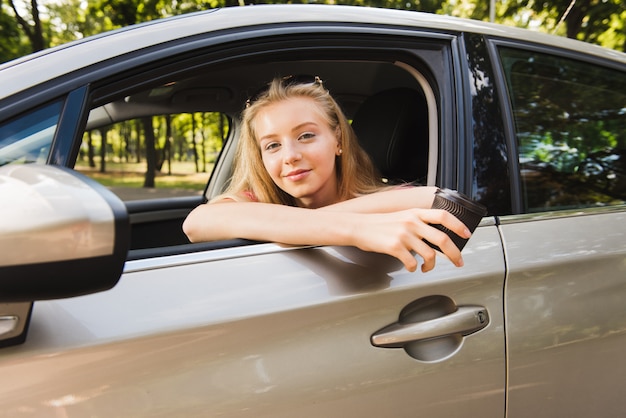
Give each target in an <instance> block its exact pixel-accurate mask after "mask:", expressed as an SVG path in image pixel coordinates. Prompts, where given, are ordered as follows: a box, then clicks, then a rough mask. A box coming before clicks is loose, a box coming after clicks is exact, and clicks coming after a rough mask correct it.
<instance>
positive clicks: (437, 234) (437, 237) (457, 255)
mask: <svg viewBox="0 0 626 418" xmlns="http://www.w3.org/2000/svg"><path fill="white" fill-rule="evenodd" d="M422 238H424V239H425V240H427V241H428V242H429V243H431V244H434V245H436V246H437V247H439V249H440V250H441V252H442V253H443V254H444V255H445V256H446V257H447V258H448V259H449V260H450V261H451V262H452V263H453V264H454V265H455V266H457V267H462V266H463V257H462V256H461V251H460V250H459V248H458V247H457V246H456V244H455V243H454V241H452V239H451V238H450V237H449V236H448V234H446V233H445V232H443V231H441V230H439V229H437V228H434V227H432V226H430V225H425V227H424V231H423V233H422ZM427 246H428V245H427ZM428 248H431V247H430V246H428ZM431 249H432V248H431ZM433 251H434V250H433Z"/></svg>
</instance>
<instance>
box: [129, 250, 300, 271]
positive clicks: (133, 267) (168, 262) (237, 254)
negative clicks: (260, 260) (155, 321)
mask: <svg viewBox="0 0 626 418" xmlns="http://www.w3.org/2000/svg"><path fill="white" fill-rule="evenodd" d="M300 248H312V246H293V245H292V246H289V245H281V244H276V243H262V244H251V245H244V246H236V247H229V248H221V249H217V250H205V251H199V252H191V253H186V254H177V255H168V256H163V257H151V258H144V259H139V260H130V261H126V264H125V265H124V274H125V273H135V272H139V271H147V270H156V269H161V268H165V267H175V266H181V265H189V264H198V263H210V262H214V261H220V260H227V259H233V258H241V257H252V256H257V255H266V254H273V253H280V252H285V251H293V250H294V249H300Z"/></svg>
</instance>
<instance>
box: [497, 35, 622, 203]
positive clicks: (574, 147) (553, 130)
mask: <svg viewBox="0 0 626 418" xmlns="http://www.w3.org/2000/svg"><path fill="white" fill-rule="evenodd" d="M499 53H500V58H501V61H502V65H503V68H504V73H505V77H506V82H507V87H508V91H509V97H510V101H511V107H512V110H513V116H514V123H515V131H516V135H517V146H518V153H519V164H520V171H521V179H522V190H523V200H524V205H525V208H524V209H525V211H526V212H538V211H545V210H558V209H567V208H584V207H593V206H598V205H603V206H604V205H613V204H621V203H624V201H625V200H626V74H625V73H624V72H621V71H618V70H614V69H611V68H607V67H602V66H599V65H594V64H590V63H586V62H581V61H576V60H573V59H568V58H563V57H558V56H552V55H549V54H544V53H538V52H533V51H525V50H520V49H513V48H504V47H503V48H500V50H499Z"/></svg>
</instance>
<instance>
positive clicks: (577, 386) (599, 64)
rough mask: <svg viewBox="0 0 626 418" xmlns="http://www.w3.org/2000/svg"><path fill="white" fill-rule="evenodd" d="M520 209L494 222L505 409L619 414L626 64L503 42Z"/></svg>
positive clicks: (625, 278) (623, 342) (625, 243)
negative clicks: (501, 277) (502, 273)
mask: <svg viewBox="0 0 626 418" xmlns="http://www.w3.org/2000/svg"><path fill="white" fill-rule="evenodd" d="M498 54H499V57H500V62H501V66H502V69H503V75H504V79H503V80H502V81H503V82H504V84H506V88H507V89H508V100H507V101H508V103H509V106H510V109H511V110H512V115H513V118H512V122H513V123H512V125H511V129H512V131H513V133H512V136H513V137H514V138H516V140H515V141H514V142H513V144H514V149H515V151H516V153H517V157H516V158H515V159H516V161H517V165H518V171H517V175H518V179H517V181H518V182H519V189H520V190H521V192H522V194H521V199H520V202H521V204H522V214H521V215H516V216H507V217H502V218H501V226H500V229H501V231H502V237H503V241H504V243H505V254H506V259H507V267H508V277H507V284H506V291H505V307H506V309H505V317H506V328H507V356H508V363H509V366H508V376H509V379H508V402H507V405H508V406H507V409H508V416H510V417H520V416H537V417H552V416H598V415H601V416H603V417H613V416H615V417H617V416H623V414H624V412H625V411H626V403H625V401H624V398H623V391H622V390H621V386H622V382H623V376H624V373H625V372H626V369H625V366H624V362H623V361H622V353H623V351H624V347H626V332H625V330H626V305H625V304H624V299H625V298H626V264H625V260H626V223H625V221H626V207H625V205H624V201H625V198H626V193H625V192H624V187H623V185H624V181H625V180H626V171H625V170H624V167H625V165H624V164H625V160H624V155H625V154H624V150H625V149H626V142H625V138H626V135H625V134H626V131H625V130H624V126H626V125H625V123H624V122H625V121H626V120H625V119H624V103H626V96H625V95H624V91H626V90H625V88H624V87H626V74H625V73H624V65H623V64H618V63H615V62H610V61H608V60H606V61H601V60H599V59H597V58H595V59H593V58H591V57H585V56H583V55H582V54H578V55H573V54H571V53H570V54H568V55H566V54H565V53H563V52H559V51H554V50H549V49H546V48H541V49H538V48H530V47H528V48H519V47H517V48H516V47H514V46H512V45H510V44H498Z"/></svg>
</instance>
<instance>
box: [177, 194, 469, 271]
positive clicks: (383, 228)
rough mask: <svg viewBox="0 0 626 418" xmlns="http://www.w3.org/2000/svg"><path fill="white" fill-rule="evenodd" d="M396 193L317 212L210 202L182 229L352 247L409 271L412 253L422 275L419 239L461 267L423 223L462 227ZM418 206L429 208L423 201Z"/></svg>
mask: <svg viewBox="0 0 626 418" xmlns="http://www.w3.org/2000/svg"><path fill="white" fill-rule="evenodd" d="M407 190H410V189H407ZM396 191H400V190H390V191H388V192H381V193H392V194H393V195H392V194H390V195H385V196H384V197H385V199H380V197H382V196H378V198H374V196H375V195H379V194H378V193H377V194H375V195H368V196H363V197H359V198H355V199H352V200H350V201H346V202H342V203H339V204H336V205H332V206H328V207H326V208H322V209H305V208H296V207H290V206H283V205H274V204H267V203H257V202H229V201H221V202H218V203H210V204H205V205H200V206H198V207H197V208H196V209H194V210H193V211H192V212H191V213H190V214H189V216H188V217H187V219H186V220H185V222H184V224H183V230H184V231H185V233H186V234H187V236H188V237H189V239H190V240H191V241H192V242H199V241H214V240H221V239H231V238H246V239H252V240H260V241H273V242H280V243H284V244H293V245H347V246H355V247H358V248H360V249H362V250H365V251H374V252H379V253H384V254H389V255H391V256H393V257H396V258H398V259H399V260H400V261H402V263H403V264H404V265H405V267H406V268H407V270H409V271H414V270H415V269H416V268H417V261H416V259H415V257H414V255H413V253H417V254H419V255H421V256H422V258H423V259H424V264H423V266H422V270H423V271H428V270H431V269H432V268H433V267H434V265H435V254H436V253H435V251H434V250H433V249H432V248H431V247H429V246H428V245H427V244H426V243H424V241H422V238H425V239H427V240H428V241H430V242H432V243H433V244H436V245H438V246H439V248H441V249H442V251H443V253H444V254H445V255H446V256H447V257H448V258H449V259H450V260H451V261H452V262H453V263H454V264H455V265H457V266H461V265H462V264H463V261H462V258H461V253H460V251H459V250H458V249H457V248H456V246H455V245H454V243H453V242H452V241H451V240H450V239H449V238H448V236H447V235H446V234H444V233H443V232H441V231H439V230H437V229H435V228H432V227H431V226H429V225H428V224H429V223H436V224H443V225H445V226H446V227H448V228H449V229H451V230H453V231H455V232H456V233H457V234H458V235H460V236H464V237H466V238H469V231H467V229H466V228H465V225H463V224H462V223H461V222H460V221H459V220H458V219H456V218H455V217H454V216H452V215H450V214H449V213H448V212H446V211H442V210H431V209H415V206H416V205H415V204H414V203H415V202H414V200H413V199H414V198H415V195H412V194H411V193H408V192H407V193H395V192H396ZM392 197H393V198H394V199H392ZM396 198H397V200H396ZM430 200H431V201H432V190H431V196H430ZM408 203H411V204H410V205H409V204H408ZM422 203H425V204H427V205H430V202H428V198H426V200H425V201H424V202H422ZM406 207H411V208H412V209H406V210H405V208H406Z"/></svg>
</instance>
